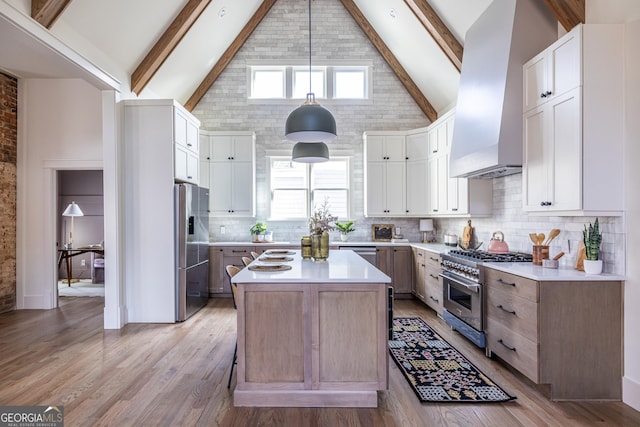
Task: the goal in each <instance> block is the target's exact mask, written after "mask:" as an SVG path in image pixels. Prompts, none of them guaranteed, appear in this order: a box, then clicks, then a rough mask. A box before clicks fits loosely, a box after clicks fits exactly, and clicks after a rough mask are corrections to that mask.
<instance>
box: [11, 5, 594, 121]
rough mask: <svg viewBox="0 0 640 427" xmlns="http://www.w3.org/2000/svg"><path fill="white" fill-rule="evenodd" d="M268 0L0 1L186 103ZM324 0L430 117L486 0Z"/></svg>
mask: <svg viewBox="0 0 640 427" xmlns="http://www.w3.org/2000/svg"><path fill="white" fill-rule="evenodd" d="M276 1H278V0H243V1H237V0H236V1H229V0H135V1H131V0H92V1H80V0H0V3H6V4H5V5H4V6H2V5H1V4H0V6H2V9H4V10H5V11H8V12H11V13H14V12H16V13H22V14H24V15H25V16H28V17H31V18H30V19H33V20H35V21H37V22H38V23H40V24H41V25H42V26H43V27H44V28H46V29H47V30H48V31H49V32H50V33H51V34H52V35H53V36H55V38H56V39H59V40H60V41H61V42H62V43H63V44H64V45H66V46H68V47H69V48H70V49H71V50H73V51H75V52H77V53H78V54H80V55H81V56H82V57H83V58H86V59H87V60H88V61H90V62H91V63H93V64H95V65H96V66H97V67H98V68H99V69H101V70H103V71H104V72H105V73H106V74H108V75H111V76H113V77H114V78H115V79H117V80H119V81H120V82H121V86H122V90H123V91H129V90H131V91H132V92H134V93H136V94H138V95H139V96H140V97H144V98H174V99H176V100H178V101H179V102H180V103H182V104H184V105H185V106H186V107H187V108H188V109H193V108H194V107H195V106H196V105H197V103H198V101H199V100H200V98H201V97H202V96H204V94H206V92H207V90H208V89H209V88H210V87H211V85H212V84H213V83H214V82H215V80H216V79H217V78H218V76H219V75H220V74H221V73H222V71H223V70H224V68H225V67H226V66H227V65H228V64H229V63H230V62H231V60H232V59H233V57H234V55H235V53H236V52H237V51H238V50H239V49H240V48H241V47H242V45H243V43H244V42H245V41H246V40H247V38H249V37H250V36H251V34H252V32H253V30H254V29H255V28H256V27H257V26H259V25H260V22H261V21H262V19H263V18H264V17H265V16H266V15H267V14H268V13H269V10H270V9H271V7H272V6H273V5H274V4H275V3H276ZM279 1H291V0H279ZM295 1H305V0H295ZM328 1H340V2H341V3H342V4H343V5H344V7H345V8H346V10H347V11H348V12H349V13H350V14H351V16H352V17H353V19H354V21H355V22H356V23H357V25H358V26H360V28H361V29H362V31H363V33H364V34H365V35H366V36H367V37H368V38H369V40H370V41H371V43H372V44H373V45H374V46H375V47H376V49H377V50H378V51H379V52H380V54H381V55H382V57H383V58H384V59H385V60H386V61H387V63H388V64H389V65H390V67H391V69H392V70H393V71H394V72H395V73H396V75H397V76H398V79H399V80H400V81H401V82H402V83H403V85H404V86H405V88H406V89H407V91H408V93H409V94H410V95H411V96H412V97H413V99H414V100H415V101H416V103H417V105H418V106H419V107H420V108H421V109H422V111H423V112H424V113H425V115H426V116H427V117H428V118H429V119H430V120H435V118H436V117H437V116H438V113H441V112H444V111H446V110H448V109H449V108H451V107H452V106H453V105H455V101H456V97H457V87H458V80H459V73H460V69H461V63H462V55H463V49H464V37H465V34H466V31H467V29H468V28H469V27H470V26H471V25H472V24H473V22H474V21H475V20H476V19H477V18H478V16H480V14H482V12H483V11H484V10H485V9H486V8H487V6H488V5H489V4H490V3H491V1H492V0H313V7H314V8H316V7H321V6H320V4H321V3H322V2H328ZM540 1H544V3H545V4H546V5H547V6H548V7H549V8H550V9H551V10H552V11H553V12H554V13H555V14H556V16H557V17H558V20H559V22H560V23H561V24H562V26H564V27H565V28H566V29H570V28H572V27H573V26H574V25H576V24H577V23H578V22H584V17H585V6H584V1H585V0H540ZM8 8H10V9H8ZM1 12H2V10H1V9H0V17H2V16H1V15H2V13H1ZM5 26H6V25H5V24H4V21H3V20H0V35H3V40H9V39H8V38H5V37H4V36H5V33H7V34H6V35H7V36H8V35H10V34H9V33H8V28H5ZM14 36H15V35H14ZM300 36H301V37H306V36H307V35H306V33H302V34H301V35H300ZM317 37H321V35H318V36H317ZM3 44H5V43H4V41H3ZM18 44H20V43H18ZM0 53H1V54H2V55H0V70H2V69H4V70H5V71H6V72H9V73H10V74H13V75H15V76H16V77H24V78H28V77H47V65H46V64H42V65H41V66H40V67H39V68H38V67H37V63H38V61H37V58H34V60H32V61H28V60H25V55H29V52H28V51H26V50H25V48H24V46H22V47H21V48H19V49H18V50H17V51H16V52H14V51H13V50H12V49H11V48H10V47H8V46H5V47H3V48H0ZM53 69H55V67H52V70H53ZM57 74H59V72H57ZM57 74H56V75H51V77H60V76H59V75H57ZM69 77H73V76H72V75H70V76H69Z"/></svg>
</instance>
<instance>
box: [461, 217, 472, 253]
mask: <svg viewBox="0 0 640 427" xmlns="http://www.w3.org/2000/svg"><path fill="white" fill-rule="evenodd" d="M471 233H472V229H471V220H468V221H467V226H466V227H465V228H464V230H462V241H461V243H460V246H462V248H463V249H469V245H470V244H471Z"/></svg>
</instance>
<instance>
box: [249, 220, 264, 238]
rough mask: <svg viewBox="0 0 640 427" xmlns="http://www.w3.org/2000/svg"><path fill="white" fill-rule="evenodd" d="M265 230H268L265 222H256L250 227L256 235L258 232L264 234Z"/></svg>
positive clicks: (251, 231) (250, 230)
mask: <svg viewBox="0 0 640 427" xmlns="http://www.w3.org/2000/svg"><path fill="white" fill-rule="evenodd" d="M265 231H267V225H266V224H265V223H264V222H256V223H255V224H253V225H252V226H251V228H250V229H249V232H250V233H251V234H252V235H254V236H255V235H257V234H262V233H264V232H265Z"/></svg>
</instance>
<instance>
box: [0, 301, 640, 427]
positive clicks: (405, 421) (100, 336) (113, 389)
mask: <svg viewBox="0 0 640 427" xmlns="http://www.w3.org/2000/svg"><path fill="white" fill-rule="evenodd" d="M61 301H62V302H61V307H60V308H59V309H55V310H19V311H13V312H10V313H5V314H1V315H0V405H64V410H65V425H66V426H102V425H104V426H106V425H109V426H217V425H221V426H287V427H288V426H296V427H297V426H331V427H336V426H367V427H370V426H449V425H451V426H509V427H511V426H547V425H550V426H563V427H564V426H592V425H593V426H596V425H597V426H604V425H611V426H623V425H626V426H632V425H633V426H637V425H640V413H639V412H637V411H634V410H633V409H631V408H630V407H629V406H626V405H624V404H622V403H619V402H613V403H611V402H609V403H605V402H599V403H573V402H564V403H554V402H550V401H549V400H548V399H547V398H545V397H544V396H543V394H542V393H540V392H539V391H537V390H536V389H535V388H534V387H532V386H531V385H530V384H529V383H527V382H525V381H523V380H522V379H521V378H520V377H519V376H518V375H517V374H514V373H512V372H510V371H509V370H508V369H505V368H504V366H502V365H501V364H500V363H499V362H496V361H494V360H491V359H488V358H486V357H484V353H483V352H482V351H480V350H479V349H477V348H475V347H473V346H472V345H471V344H469V343H468V342H467V341H466V340H464V339H463V338H461V337H460V336H459V335H457V334H456V333H455V332H452V331H451V330H450V329H449V328H448V327H447V325H445V324H444V323H443V322H442V321H441V320H440V319H438V318H437V317H435V316H434V314H433V312H432V311H431V310H430V309H428V308H425V307H424V306H423V305H422V304H419V303H417V302H414V301H406V300H400V301H396V307H395V315H396V316H414V315H417V316H421V317H422V318H424V319H425V320H426V321H427V322H428V323H429V324H430V325H431V326H432V327H433V328H434V329H435V330H437V332H438V333H440V334H441V335H442V336H443V337H444V338H445V339H446V340H448V341H449V342H450V343H451V344H453V345H454V346H455V347H456V348H457V349H458V350H459V351H460V352H461V353H463V354H464V355H465V356H467V358H469V359H470V360H471V361H472V362H473V363H474V364H476V366H477V367H478V368H480V369H481V370H482V371H483V372H485V374H487V375H488V376H489V377H490V378H492V379H493V380H494V381H496V382H497V383H498V384H499V385H501V386H502V387H503V388H504V389H505V390H506V391H507V392H508V393H510V394H513V395H515V396H517V398H518V399H517V401H515V402H512V403H505V404H421V403H420V402H419V401H418V399H417V398H416V396H415V394H414V393H413V391H412V390H411V388H410V387H409V385H408V383H407V382H406V380H405V379H404V377H403V376H402V374H401V373H400V371H399V370H398V369H397V367H396V366H395V363H394V362H393V361H392V360H391V359H390V360H389V376H390V381H389V382H390V384H389V390H387V391H385V392H381V393H379V407H378V408H377V409H347V408H338V409H313V408H302V409H295V408H293V409H283V408H235V407H234V406H233V394H232V391H231V390H228V389H227V378H228V375H229V367H230V363H231V358H232V355H233V348H234V344H235V339H236V335H235V330H236V327H235V319H236V317H235V316H236V312H235V310H234V309H233V308H232V305H231V300H229V299H226V300H222V299H212V300H210V302H209V304H208V305H207V306H206V307H205V308H204V309H202V310H201V311H200V312H198V313H197V314H196V315H194V316H193V317H192V318H190V319H189V320H187V321H186V322H184V323H179V324H175V325H156V324H130V325H127V326H126V327H124V328H123V329H121V330H109V331H104V330H103V329H102V325H103V323H102V309H103V304H104V300H103V299H102V298H73V297H71V298H62V299H61ZM233 384H235V378H234V383H232V387H233Z"/></svg>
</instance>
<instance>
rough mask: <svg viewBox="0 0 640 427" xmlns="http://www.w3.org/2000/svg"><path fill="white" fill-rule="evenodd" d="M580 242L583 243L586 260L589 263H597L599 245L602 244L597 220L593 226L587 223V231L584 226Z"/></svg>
mask: <svg viewBox="0 0 640 427" xmlns="http://www.w3.org/2000/svg"><path fill="white" fill-rule="evenodd" d="M582 241H583V242H584V250H585V255H586V258H587V259H588V260H590V261H597V260H598V257H599V255H600V244H601V243H602V233H601V232H600V224H599V223H598V218H596V221H595V222H594V223H593V224H591V223H589V229H587V226H586V225H585V226H584V230H583V231H582Z"/></svg>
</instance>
